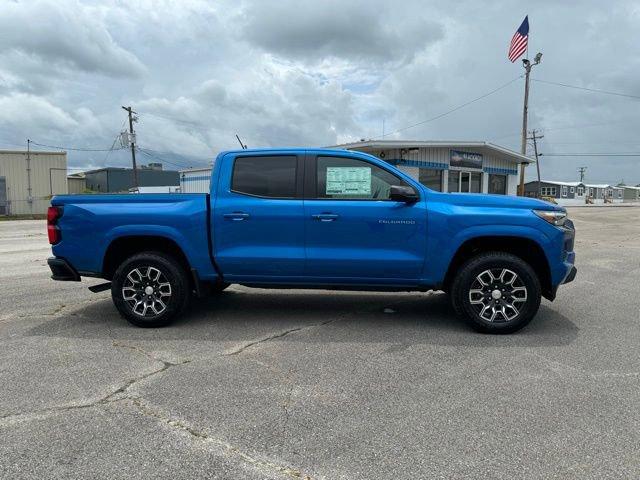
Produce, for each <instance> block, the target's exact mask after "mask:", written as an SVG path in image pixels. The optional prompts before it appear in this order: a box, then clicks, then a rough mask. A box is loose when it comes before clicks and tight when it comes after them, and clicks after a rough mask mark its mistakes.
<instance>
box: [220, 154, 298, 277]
mask: <svg viewBox="0 0 640 480" xmlns="http://www.w3.org/2000/svg"><path fill="white" fill-rule="evenodd" d="M303 158H304V155H300V156H299V155H296V154H292V153H286V152H284V153H282V154H278V153H274V152H269V153H268V154H264V155H261V154H259V153H250V152H248V153H246V154H245V153H237V154H228V155H226V156H224V157H223V158H222V160H221V161H222V165H220V166H219V167H218V166H217V168H218V171H219V175H218V184H217V189H214V190H212V196H214V200H215V203H214V207H213V215H212V216H213V225H212V228H213V232H212V234H213V235H212V237H213V241H214V248H215V252H214V256H215V260H216V263H217V265H218V267H219V268H220V270H221V271H222V274H223V276H224V278H225V279H228V280H229V281H242V280H245V281H259V280H265V281H270V280H271V281H278V280H281V279H283V278H284V277H297V276H302V275H303V274H304V266H305V265H304V261H305V252H304V207H303V200H302V179H303V176H302V175H303Z"/></svg>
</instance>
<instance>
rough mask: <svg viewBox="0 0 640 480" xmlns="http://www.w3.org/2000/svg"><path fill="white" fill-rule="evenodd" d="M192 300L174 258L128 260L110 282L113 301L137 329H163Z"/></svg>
mask: <svg viewBox="0 0 640 480" xmlns="http://www.w3.org/2000/svg"><path fill="white" fill-rule="evenodd" d="M189 297H190V289H189V280H188V277H187V275H186V273H185V271H184V268H182V266H181V265H180V264H179V263H178V262H177V261H176V260H175V259H174V258H172V257H170V256H167V255H164V254H162V253H158V252H143V253H139V254H136V255H133V256H131V257H129V258H127V259H126V260H125V261H124V262H122V264H120V266H119V267H118V269H117V270H116V272H115V274H114V275H113V279H112V282H111V298H112V299H113V303H114V304H115V306H116V308H117V309H118V311H119V312H120V314H121V315H122V316H123V317H124V318H126V319H127V320H128V321H129V322H130V323H132V324H133V325H136V326H137V327H164V326H165V325H168V324H169V323H171V321H172V320H173V319H174V317H175V316H176V315H177V314H179V313H180V312H181V311H182V310H183V309H184V308H185V307H186V306H187V303H188V301H189Z"/></svg>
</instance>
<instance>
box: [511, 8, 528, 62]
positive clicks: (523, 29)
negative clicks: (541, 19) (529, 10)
mask: <svg viewBox="0 0 640 480" xmlns="http://www.w3.org/2000/svg"><path fill="white" fill-rule="evenodd" d="M528 43H529V15H527V16H526V17H524V20H523V21H522V25H520V28H518V30H516V33H514V34H513V38H512V39H511V45H510V46H509V55H508V56H509V60H511V63H513V62H515V61H516V60H517V59H518V58H519V57H520V55H522V54H523V53H524V52H525V50H526V49H527V44H528Z"/></svg>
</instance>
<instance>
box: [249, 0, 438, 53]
mask: <svg viewBox="0 0 640 480" xmlns="http://www.w3.org/2000/svg"><path fill="white" fill-rule="evenodd" d="M416 13H417V12H416ZM400 17H401V18H398V15H396V14H394V8H393V7H390V6H389V4H388V3H387V2H384V3H383V2H371V1H355V2H344V1H340V0H327V1H322V2H309V3H306V4H304V5H303V4H301V2H299V1H296V0H286V1H279V2H276V3H270V2H262V1H259V2H255V4H253V5H251V6H250V7H247V8H246V9H245V13H244V27H243V28H242V37H243V38H244V39H246V40H248V41H249V42H250V43H252V44H253V45H255V46H257V47H259V48H262V49H264V50H266V51H268V52H271V53H273V54H276V55H281V56H284V57H289V58H297V59H301V60H303V61H305V62H318V61H322V60H323V59H326V58H342V59H349V60H353V61H357V62H366V61H373V62H382V63H402V62H406V61H409V60H411V59H412V58H413V56H414V55H415V54H416V53H417V52H420V51H422V50H424V49H425V48H427V47H428V46H430V45H432V44H434V43H435V42H437V41H439V40H440V39H442V37H443V34H444V31H443V27H442V25H441V24H440V23H438V22H435V21H433V20H431V19H429V18H426V17H425V15H423V14H421V13H417V14H415V13H414V14H412V15H410V16H407V15H400Z"/></svg>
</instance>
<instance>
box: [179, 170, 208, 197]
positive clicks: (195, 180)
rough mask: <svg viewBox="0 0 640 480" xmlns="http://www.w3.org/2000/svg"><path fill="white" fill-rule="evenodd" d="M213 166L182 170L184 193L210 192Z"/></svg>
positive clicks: (182, 189)
mask: <svg viewBox="0 0 640 480" xmlns="http://www.w3.org/2000/svg"><path fill="white" fill-rule="evenodd" d="M211 170H212V169H211V167H209V168H190V169H189V170H180V191H181V192H182V193H209V185H210V182H211Z"/></svg>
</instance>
